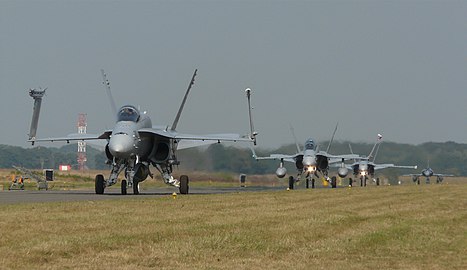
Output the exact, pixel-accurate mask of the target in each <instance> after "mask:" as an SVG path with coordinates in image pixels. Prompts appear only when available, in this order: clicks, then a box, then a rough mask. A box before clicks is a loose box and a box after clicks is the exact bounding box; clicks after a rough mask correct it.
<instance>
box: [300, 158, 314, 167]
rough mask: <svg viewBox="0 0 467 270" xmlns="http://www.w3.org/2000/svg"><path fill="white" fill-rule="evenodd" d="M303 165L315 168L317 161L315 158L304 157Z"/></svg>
mask: <svg viewBox="0 0 467 270" xmlns="http://www.w3.org/2000/svg"><path fill="white" fill-rule="evenodd" d="M302 163H303V165H304V166H314V165H316V159H315V157H311V156H305V157H303V161H302Z"/></svg>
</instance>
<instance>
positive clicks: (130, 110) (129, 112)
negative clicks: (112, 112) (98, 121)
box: [117, 105, 139, 122]
mask: <svg viewBox="0 0 467 270" xmlns="http://www.w3.org/2000/svg"><path fill="white" fill-rule="evenodd" d="M138 120H139V111H138V109H136V108H135V107H133V106H130V105H127V106H123V107H121V108H120V110H119V111H118V114H117V121H131V122H138Z"/></svg>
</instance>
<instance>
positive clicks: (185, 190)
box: [179, 175, 189, 194]
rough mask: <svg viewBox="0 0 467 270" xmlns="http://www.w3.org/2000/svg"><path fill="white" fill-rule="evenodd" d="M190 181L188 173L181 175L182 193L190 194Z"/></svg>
mask: <svg viewBox="0 0 467 270" xmlns="http://www.w3.org/2000/svg"><path fill="white" fill-rule="evenodd" d="M188 182H189V179H188V176H187V175H182V176H180V188H179V190H180V194H188V189H189V186H188Z"/></svg>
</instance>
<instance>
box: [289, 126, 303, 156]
mask: <svg viewBox="0 0 467 270" xmlns="http://www.w3.org/2000/svg"><path fill="white" fill-rule="evenodd" d="M289 126H290V132H292V136H293V138H294V140H295V146H296V147H297V153H298V152H300V146H299V145H298V141H297V136H295V132H294V129H293V127H292V124H289Z"/></svg>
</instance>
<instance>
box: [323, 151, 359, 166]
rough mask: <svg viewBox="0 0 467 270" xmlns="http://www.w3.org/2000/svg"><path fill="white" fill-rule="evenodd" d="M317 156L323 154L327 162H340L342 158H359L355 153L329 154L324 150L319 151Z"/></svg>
mask: <svg viewBox="0 0 467 270" xmlns="http://www.w3.org/2000/svg"><path fill="white" fill-rule="evenodd" d="M317 156H324V157H326V158H327V159H328V160H329V163H336V162H342V159H344V160H350V159H361V157H360V156H359V155H355V154H346V155H331V154H328V153H326V152H323V151H320V152H319V153H318V154H317Z"/></svg>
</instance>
